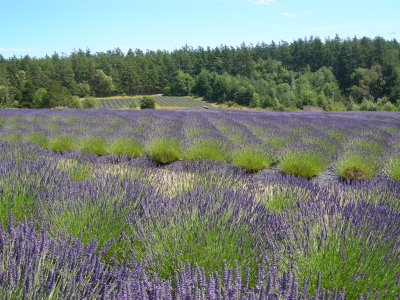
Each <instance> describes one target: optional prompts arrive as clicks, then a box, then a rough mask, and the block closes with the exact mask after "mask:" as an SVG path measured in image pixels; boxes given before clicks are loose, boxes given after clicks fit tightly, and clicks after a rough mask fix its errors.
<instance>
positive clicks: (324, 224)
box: [0, 110, 400, 299]
mask: <svg viewBox="0 0 400 300" xmlns="http://www.w3.org/2000/svg"><path fill="white" fill-rule="evenodd" d="M0 115H1V119H2V120H3V123H2V124H3V125H2V128H1V129H0V138H1V141H0V222H1V224H0V294H1V296H2V298H8V299H47V298H49V299H85V298H86V299H357V298H363V299H375V298H377V299H397V298H399V297H400V277H399V275H400V265H399V264H398V261H399V260H400V250H399V249H400V222H399V220H400V205H399V204H400V184H399V182H398V181H396V178H395V177H394V178H391V177H390V176H391V175H390V174H393V173H390V172H389V171H388V170H392V169H394V168H395V167H396V164H395V163H393V161H396V158H397V157H398V155H399V152H398V151H399V147H398V145H399V140H400V139H399V134H400V130H399V129H400V124H399V122H400V121H399V120H400V115H399V114H398V113H397V114H396V113H343V114H337V113H331V114H323V115H321V114H311V113H310V114H300V113H285V114H284V113H268V114H267V113H260V112H215V111H214V112H211V111H210V112H196V111H171V112H163V111H145V112H143V111H112V112H110V111H106V110H90V111H79V110H67V111H64V110H62V111H55V110H54V111H53V110H51V111H50V110H40V111H34V110H29V111H24V110H3V111H0ZM59 137H70V143H69V146H68V147H64V148H63V147H61V148H59V149H60V150H57V151H54V150H53V149H52V148H51V147H50V146H49V145H50V144H51V141H52V140H57V138H59ZM92 137H96V138H97V137H99V139H101V143H100V145H101V146H102V147H100V148H101V149H106V151H105V152H104V153H96V151H94V150H96V149H98V147H97V146H96V145H97V144H96V143H90V142H87V141H88V140H90V138H92ZM85 138H86V140H85ZM160 139H164V140H172V141H177V144H176V148H175V149H176V151H177V153H179V157H180V158H185V153H186V151H187V149H190V147H191V146H192V145H193V144H195V141H201V140H211V141H212V140H216V141H219V142H220V143H221V145H223V147H224V151H226V156H225V157H224V160H225V161H223V160H202V157H201V155H200V156H198V159H195V160H191V161H175V162H173V163H172V164H170V165H159V164H157V163H155V162H154V161H152V160H151V159H150V158H149V157H147V156H146V155H141V154H143V152H129V151H130V150H129V149H131V147H132V148H136V147H137V149H140V151H143V149H144V150H147V151H148V149H149V148H148V147H149V145H151V144H152V143H153V142H154V141H157V140H160ZM125 140H126V141H130V142H131V141H132V144H128V145H127V146H126V148H124V147H125V145H124V146H123V145H121V144H119V143H123V141H125ZM82 141H85V143H84V142H82ZM116 141H117V142H116ZM61 144H62V143H61ZM82 145H85V147H83V146H82ZM211 145H212V146H213V144H211ZM92 146H93V147H92ZM94 146H96V147H94ZM113 147H114V150H115V151H109V150H108V149H111V148H113ZM247 148H249V149H256V150H257V151H258V152H257V154H262V158H263V160H262V161H261V160H260V161H261V164H262V165H263V166H265V167H267V165H268V164H267V163H266V164H265V165H264V159H265V160H266V161H267V162H275V163H276V164H277V165H276V168H278V169H279V168H281V167H282V165H281V164H280V163H279V162H280V161H282V163H283V159H284V158H285V157H286V156H287V155H289V154H291V153H295V151H300V153H318V155H319V156H320V157H321V158H322V160H323V161H324V166H325V169H327V170H328V171H329V172H331V171H332V170H333V171H335V170H336V168H337V165H338V164H339V162H340V161H341V160H342V159H343V158H344V157H346V155H348V154H349V153H359V154H360V155H362V156H363V157H366V158H369V159H371V160H373V161H374V162H375V164H374V170H375V173H376V174H375V177H373V178H372V179H367V180H358V181H357V180H353V181H351V182H347V181H332V183H331V184H328V185H325V184H324V185H322V184H321V185H320V184H319V183H318V180H315V181H310V180H308V179H306V178H303V177H298V176H289V175H284V174H281V173H280V172H279V171H277V170H275V169H266V170H262V169H261V168H257V169H261V170H259V171H258V172H255V173H254V172H246V171H245V170H244V169H246V166H245V165H243V164H240V161H241V160H240V158H241V157H240V153H241V150H242V149H247ZM55 150H56V149H55ZM92 150H93V151H92ZM100 154H101V155H100ZM244 154H246V153H244ZM247 156H248V157H252V155H250V154H248V153H247ZM243 157H244V161H245V162H246V159H247V157H246V155H244V156H243ZM389 166H390V168H391V169H390V168H389ZM393 166H394V167H393Z"/></svg>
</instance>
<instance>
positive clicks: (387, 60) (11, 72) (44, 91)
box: [0, 36, 400, 110]
mask: <svg viewBox="0 0 400 300" xmlns="http://www.w3.org/2000/svg"><path fill="white" fill-rule="evenodd" d="M159 93H163V94H165V95H174V96H186V95H196V96H200V97H203V98H204V99H205V100H207V101H210V102H216V103H226V104H228V105H244V106H250V107H262V108H269V109H276V110H286V109H301V108H302V107H303V106H304V105H316V106H320V107H323V108H324V109H325V110H357V109H362V110H381V109H383V110H397V109H399V108H400V107H399V106H400V103H399V100H400V44H399V43H398V42H397V41H396V40H385V39H384V38H382V37H376V38H374V39H371V38H367V37H363V38H353V39H341V38H339V37H338V36H336V37H335V38H333V39H326V40H324V41H322V40H321V39H320V38H318V37H310V38H305V39H298V40H296V41H293V42H291V43H288V42H283V41H282V42H279V43H275V42H271V43H269V44H266V43H261V44H257V45H255V46H254V45H246V44H242V45H240V46H239V47H228V46H220V47H215V48H210V47H208V48H202V47H198V48H192V47H189V46H185V47H183V48H181V49H177V50H174V51H161V50H159V51H146V52H144V51H142V50H139V49H136V50H132V49H130V50H129V51H127V53H123V52H122V51H121V50H120V49H119V48H116V49H114V50H110V51H107V52H97V53H92V52H91V51H90V50H89V49H87V50H85V51H84V50H76V51H74V52H72V53H71V54H69V55H65V54H58V53H54V54H53V55H51V56H49V55H47V56H45V57H42V58H35V57H30V56H25V57H19V58H17V57H15V56H14V57H11V58H8V59H6V58H4V57H3V56H1V55H0V107H27V108H43V107H79V106H80V100H79V98H82V97H85V96H95V97H105V96H111V95H137V94H159Z"/></svg>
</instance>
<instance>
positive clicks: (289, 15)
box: [281, 12, 298, 18]
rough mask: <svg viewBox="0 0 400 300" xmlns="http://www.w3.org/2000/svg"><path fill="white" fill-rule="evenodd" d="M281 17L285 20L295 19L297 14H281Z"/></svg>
mask: <svg viewBox="0 0 400 300" xmlns="http://www.w3.org/2000/svg"><path fill="white" fill-rule="evenodd" d="M281 16H284V17H286V18H295V17H297V16H298V14H295V13H289V12H281Z"/></svg>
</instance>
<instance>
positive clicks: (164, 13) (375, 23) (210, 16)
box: [0, 0, 400, 57]
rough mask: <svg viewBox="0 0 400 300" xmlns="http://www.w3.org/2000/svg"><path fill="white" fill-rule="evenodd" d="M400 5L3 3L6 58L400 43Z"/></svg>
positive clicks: (387, 1)
mask: <svg viewBox="0 0 400 300" xmlns="http://www.w3.org/2000/svg"><path fill="white" fill-rule="evenodd" d="M399 13H400V1H399V0H380V1H377V0H373V1H372V0H336V1H323V0H320V1H317V0H308V1H300V0H164V1H161V0H143V1H142V0H140V1H139V0H112V1H106V0H84V1H78V0H29V1H28V0H0V54H1V55H3V56H4V57H10V56H13V55H16V56H17V57H19V56H21V55H26V54H28V55H30V56H36V57H41V56H44V55H46V54H49V55H51V54H52V53H54V52H55V51H56V52H58V53H66V54H69V53H70V52H71V51H73V50H74V49H78V48H81V49H87V48H89V49H91V50H92V52H97V51H106V50H112V49H114V48H115V47H120V48H121V49H122V50H123V51H124V52H126V51H127V49H129V48H132V49H136V48H139V49H142V50H146V49H150V50H157V49H165V50H174V49H177V48H181V47H182V46H184V45H185V44H187V45H189V46H193V47H197V46H202V47H207V46H211V47H215V46H219V45H221V44H223V45H228V46H239V45H240V44H241V43H242V42H245V43H246V44H257V43H259V42H267V43H269V42H271V41H272V40H274V41H276V42H278V41H281V40H284V41H288V42H291V41H293V40H296V39H298V38H304V37H309V36H311V35H313V36H319V37H321V38H323V39H324V38H326V37H334V36H335V34H339V36H340V37H341V38H347V37H354V36H357V37H362V36H368V37H371V38H373V37H375V36H377V35H379V36H382V37H384V38H386V39H394V38H395V39H397V40H398V41H400V17H399Z"/></svg>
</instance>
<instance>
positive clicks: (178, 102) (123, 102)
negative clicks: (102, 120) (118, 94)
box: [98, 96, 207, 109]
mask: <svg viewBox="0 0 400 300" xmlns="http://www.w3.org/2000/svg"><path fill="white" fill-rule="evenodd" d="M154 100H155V101H156V104H157V106H159V107H161V108H162V107H165V108H167V107H179V108H202V107H204V105H207V103H206V102H204V101H201V100H198V99H194V98H192V97H170V96H155V97H154ZM98 101H99V107H100V108H108V109H123V108H127V107H128V106H129V104H130V103H131V102H132V101H135V102H136V105H137V106H138V107H139V106H140V101H141V98H140V97H135V98H108V99H107V98H105V99H98Z"/></svg>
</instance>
